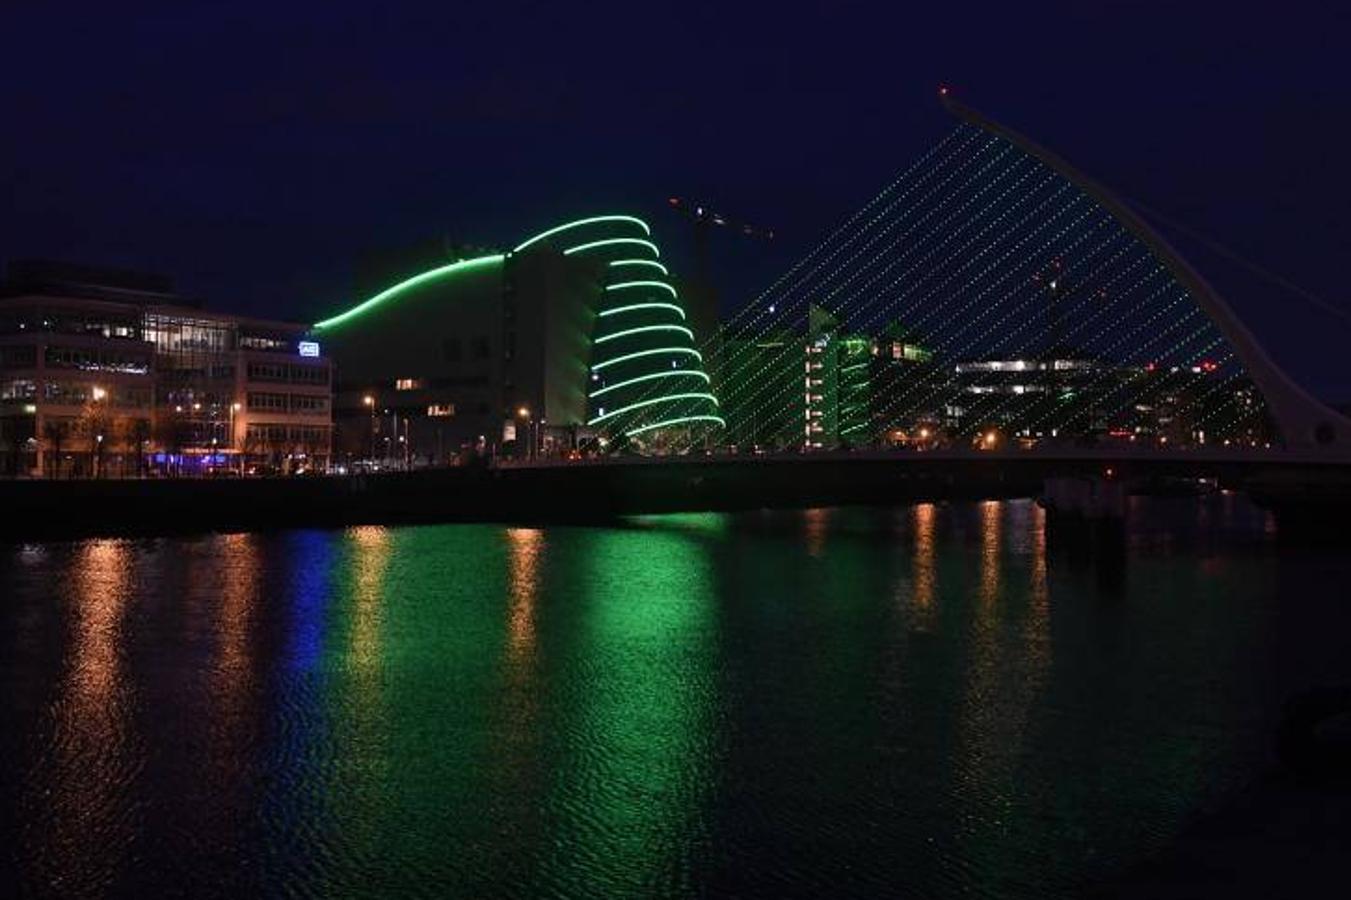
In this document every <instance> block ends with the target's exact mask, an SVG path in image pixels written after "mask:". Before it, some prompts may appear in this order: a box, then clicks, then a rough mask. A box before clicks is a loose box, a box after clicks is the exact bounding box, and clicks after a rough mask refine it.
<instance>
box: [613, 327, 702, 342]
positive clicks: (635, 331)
mask: <svg viewBox="0 0 1351 900" xmlns="http://www.w3.org/2000/svg"><path fill="white" fill-rule="evenodd" d="M645 331H683V332H685V333H686V334H687V335H689V336H690V340H694V332H693V331H690V330H689V329H688V328H686V327H685V326H684V325H643V326H641V327H639V328H625V329H624V330H623V331H616V332H614V333H613V334H607V335H605V337H598V338H596V343H597V344H604V343H605V342H606V341H617V340H619V339H620V338H622V337H628V336H629V335H631V334H642V333H643V332H645Z"/></svg>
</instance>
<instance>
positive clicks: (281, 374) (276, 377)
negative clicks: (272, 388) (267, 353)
mask: <svg viewBox="0 0 1351 900" xmlns="http://www.w3.org/2000/svg"><path fill="white" fill-rule="evenodd" d="M248 372H249V381H286V365H285V364H284V363H249V369H248Z"/></svg>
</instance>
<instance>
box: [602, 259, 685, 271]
mask: <svg viewBox="0 0 1351 900" xmlns="http://www.w3.org/2000/svg"><path fill="white" fill-rule="evenodd" d="M610 266H611V267H614V266H648V267H649V268H653V269H656V270H657V271H658V272H660V273H661V274H663V275H670V274H671V272H670V271H669V270H668V269H667V268H666V267H665V266H663V265H662V264H661V263H659V262H657V261H656V260H655V259H617V260H615V261H614V262H612V263H610Z"/></svg>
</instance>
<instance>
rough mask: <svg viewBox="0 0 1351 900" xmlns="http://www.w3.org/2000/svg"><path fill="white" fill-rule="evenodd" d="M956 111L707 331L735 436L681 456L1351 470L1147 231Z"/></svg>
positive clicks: (1086, 182)
mask: <svg viewBox="0 0 1351 900" xmlns="http://www.w3.org/2000/svg"><path fill="white" fill-rule="evenodd" d="M942 99H943V102H944V104H945V105H946V106H947V108H948V109H949V110H950V111H951V112H952V113H953V115H954V116H955V117H956V119H957V122H958V124H957V125H956V127H955V128H954V129H953V130H952V131H951V132H950V133H948V134H947V135H946V136H944V137H943V138H942V140H940V141H939V142H938V143H937V144H936V145H934V146H933V147H932V148H931V149H930V150H929V151H928V152H926V153H925V154H923V155H922V156H921V157H920V158H919V159H918V160H916V161H915V162H914V163H913V164H912V165H910V166H909V167H908V168H906V169H905V170H904V171H903V172H902V173H901V174H900V175H899V176H898V177H897V178H896V179H895V180H894V181H892V182H891V183H890V184H888V185H887V186H886V187H885V188H884V189H883V190H882V191H881V192H880V193H879V194H878V195H877V196H876V197H874V198H873V199H872V200H871V201H870V202H869V203H868V204H867V205H865V206H864V207H863V208H862V209H860V210H859V211H858V212H857V213H855V214H854V215H853V216H852V217H850V218H849V219H848V220H847V221H846V222H844V223H843V224H842V225H841V226H839V227H838V228H836V229H835V230H834V231H833V232H832V233H831V234H830V235H829V236H828V237H827V238H826V239H825V240H824V241H822V242H821V244H820V245H819V246H817V247H816V248H815V249H814V250H812V251H811V252H810V253H809V254H807V256H805V257H804V258H803V259H802V260H801V261H800V262H798V263H797V264H796V265H795V266H793V267H792V268H791V269H790V270H789V271H788V272H786V273H785V274H784V275H783V276H782V277H781V278H780V279H778V280H777V281H776V282H775V283H774V284H773V285H771V286H770V287H769V288H768V289H767V290H765V291H764V292H763V293H762V294H761V295H760V296H758V297H757V298H755V299H754V301H752V302H751V303H749V304H747V305H746V306H745V307H743V308H742V309H741V310H740V311H738V312H737V313H736V314H735V315H734V316H733V317H732V318H731V319H730V320H729V321H727V322H725V323H724V324H723V325H722V327H721V328H720V330H719V332H718V333H717V334H716V335H701V336H700V338H701V340H702V347H701V349H702V351H703V353H704V356H705V358H706V360H707V361H708V369H709V371H710V373H711V374H712V376H713V384H712V390H713V392H714V393H715V394H716V395H717V397H718V400H719V403H720V407H721V415H722V416H723V417H724V418H725V420H726V430H725V432H723V433H721V434H719V435H716V436H714V437H712V438H710V436H709V435H708V433H707V432H703V433H699V434H690V435H688V436H686V437H685V438H684V440H683V442H682V441H676V442H675V444H674V446H673V449H676V450H691V449H696V448H700V447H708V446H711V445H713V444H714V443H717V444H719V445H722V446H731V447H735V448H737V449H738V450H745V449H748V448H749V449H752V450H753V451H754V452H770V453H774V452H786V451H787V452H791V451H809V452H814V451H825V450H841V449H858V448H870V449H882V448H887V447H906V448H910V449H918V450H934V449H939V448H960V447H977V448H982V449H988V450H1002V449H1009V448H1014V447H1018V448H1022V449H1025V450H1028V451H1031V452H1052V451H1053V448H1055V447H1058V446H1060V447H1063V446H1083V445H1085V444H1091V445H1093V446H1098V447H1112V446H1117V447H1120V448H1121V449H1122V451H1123V452H1125V451H1129V452H1130V453H1131V454H1132V455H1138V451H1139V450H1141V449H1142V448H1146V447H1147V448H1149V449H1150V450H1151V451H1154V452H1158V453H1162V454H1166V455H1173V454H1177V453H1182V452H1189V451H1196V450H1199V449H1202V448H1229V447H1233V448H1237V447H1244V448H1248V449H1257V450H1264V451H1265V450H1270V451H1272V452H1273V453H1276V454H1279V453H1281V452H1282V451H1287V450H1300V451H1304V452H1311V453H1316V454H1324V455H1326V456H1327V457H1328V458H1341V457H1347V456H1348V455H1349V454H1351V447H1349V446H1348V445H1351V422H1348V420H1347V419H1346V418H1345V417H1344V416H1343V415H1341V414H1340V413H1338V412H1336V411H1334V410H1332V409H1330V408H1328V407H1326V406H1325V405H1324V404H1322V403H1321V402H1319V401H1318V400H1317V399H1315V398H1313V397H1312V396H1310V395H1309V394H1308V393H1307V392H1305V391H1304V390H1303V389H1302V388H1301V387H1300V386H1299V385H1297V384H1296V383H1295V382H1294V381H1292V380H1291V379H1290V378H1289V377H1288V376H1286V375H1285V373H1284V372H1282V371H1281V370H1280V368H1279V367H1278V366H1277V365H1276V364H1275V363H1274V362H1273V361H1272V359H1271V358H1270V356H1269V355H1268V354H1267V352H1266V351H1265V350H1264V348H1263V347H1262V346H1261V344H1260V342H1259V341H1258V340H1257V339H1256V337H1255V336H1254V335H1253V333H1252V332H1251V331H1250V330H1249V329H1248V328H1247V327H1246V326H1245V325H1244V324H1243V322H1242V321H1241V319H1240V318H1239V317H1238V316H1237V315H1236V314H1235V313H1234V312H1233V310H1232V309H1231V308H1230V306H1229V305H1228V304H1227V303H1226V302H1225V301H1224V299H1223V298H1222V297H1221V296H1220V295H1219V294H1218V293H1217V292H1216V291H1215V290H1214V289H1213V288H1212V287H1211V286H1210V284H1209V283H1208V282H1207V281H1206V279H1205V278H1204V277H1203V276H1202V275H1201V274H1200V273H1199V272H1198V271H1197V270H1196V269H1195V268H1193V267H1192V266H1191V265H1190V264H1189V263H1188V262H1187V261H1186V260H1185V259H1183V258H1182V256H1181V255H1180V254H1179V253H1177V252H1176V251H1175V250H1174V249H1173V248H1172V247H1171V246H1170V245H1169V243H1168V242H1167V241H1166V240H1165V239H1164V237H1163V236H1162V235H1160V234H1159V233H1158V232H1157V231H1156V230H1155V229H1154V228H1153V227H1151V226H1150V224H1149V223H1147V222H1146V221H1145V220H1144V219H1143V218H1142V217H1141V216H1140V215H1138V214H1137V213H1136V212H1135V211H1134V210H1132V209H1131V208H1130V207H1129V206H1128V205H1126V204H1125V203H1124V202H1122V201H1121V200H1119V199H1118V198H1117V197H1115V196H1114V195H1113V194H1112V192H1111V191H1109V190H1108V189H1106V188H1105V187H1103V186H1102V185H1100V184H1098V183H1096V182H1095V181H1093V180H1092V179H1090V178H1089V177H1087V176H1086V175H1084V174H1083V173H1081V172H1079V171H1078V170H1076V169H1075V168H1074V167H1072V166H1071V165H1069V164H1068V163H1067V162H1065V161H1064V160H1063V159H1060V158H1059V157H1057V156H1056V155H1055V154H1053V153H1052V152H1050V151H1048V150H1046V149H1045V148H1043V147H1041V146H1039V145H1037V144H1036V143H1034V142H1032V141H1031V140H1029V139H1027V138H1025V137H1023V136H1022V135H1019V134H1017V133H1015V132H1013V131H1011V130H1009V129H1007V128H1005V127H1003V126H1002V125H1000V124H998V123H996V122H994V121H992V120H990V119H988V118H986V117H985V116H983V115H981V114H980V113H977V112H976V111H975V110H973V109H971V108H969V107H967V106H965V105H963V104H962V103H960V102H958V101H956V100H955V99H954V98H952V97H951V96H949V95H948V94H947V93H946V91H944V92H943V96H942Z"/></svg>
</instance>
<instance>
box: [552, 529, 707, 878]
mask: <svg viewBox="0 0 1351 900" xmlns="http://www.w3.org/2000/svg"><path fill="white" fill-rule="evenodd" d="M710 518H718V517H717V516H711V517H710ZM587 538H588V539H587V542H586V550H585V553H584V556H583V559H584V565H585V568H584V569H583V570H581V572H580V573H579V574H580V575H581V577H582V583H581V584H579V585H578V587H579V588H580V589H581V590H580V591H579V594H578V596H577V599H578V600H579V601H580V605H579V606H578V607H577V608H576V610H575V614H576V615H577V616H578V617H579V618H580V622H579V628H580V630H579V632H578V635H577V636H578V644H577V646H575V647H574V648H573V652H575V653H577V654H579V657H580V658H581V659H584V660H586V661H587V662H586V665H587V666H588V667H590V668H592V670H593V671H594V673H595V675H594V677H590V678H587V679H586V681H585V684H584V685H583V686H582V692H581V693H580V694H579V695H578V696H577V697H576V703H575V705H573V706H571V707H570V710H569V713H568V721H569V724H568V726H567V733H568V734H569V735H571V736H572V739H570V740H569V741H568V743H567V746H566V750H565V753H566V759H565V760H564V761H563V765H562V766H561V767H560V768H559V769H558V770H557V775H558V777H559V778H560V781H559V782H558V784H557V787H556V795H557V796H558V797H559V798H560V799H561V802H562V803H563V804H564V807H563V811H564V818H563V820H562V822H560V825H561V826H562V833H566V834H569V835H571V836H572V840H571V841H570V842H569V847H568V849H567V851H566V853H565V855H564V856H562V857H555V858H554V859H553V860H552V861H551V863H552V865H551V867H550V868H551V870H552V871H550V872H549V874H548V876H547V877H548V880H549V881H551V882H553V883H556V884H558V885H560V886H561V889H562V890H563V892H564V893H579V894H585V893H589V892H590V891H589V890H588V888H587V886H588V885H590V884H593V883H595V882H596V881H597V880H598V879H599V880H601V881H603V882H604V883H606V884H609V885H611V891H610V892H611V893H613V894H617V895H625V896H639V895H650V894H653V893H670V892H671V891H673V890H676V889H679V888H680V887H681V886H682V883H683V882H684V880H685V879H687V878H688V877H689V873H690V866H689V856H690V853H691V848H692V842H693V841H695V840H696V839H697V837H698V835H699V834H700V833H701V832H702V830H703V828H702V826H701V825H700V824H699V819H700V817H701V812H702V805H703V797H704V792H705V791H707V790H708V788H709V786H710V783H711V779H710V773H709V767H710V764H711V760H710V753H711V752H712V743H713V736H712V735H711V734H710V732H709V729H710V728H711V726H712V720H713V711H712V709H711V706H712V704H713V702H714V696H713V689H714V684H713V677H712V672H711V667H712V665H713V653H714V642H713V636H714V631H713V629H714V624H715V619H714V615H713V601H714V596H713V590H714V580H713V578H712V572H711V571H710V569H709V563H710V560H709V557H708V556H707V554H706V553H704V552H703V550H702V549H701V545H700V541H699V540H698V539H697V538H696V537H694V536H686V535H683V534H680V533H679V532H676V531H670V530H663V529H656V528H642V529H638V530H632V531H597V532H593V533H590V534H588V535H587Z"/></svg>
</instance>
